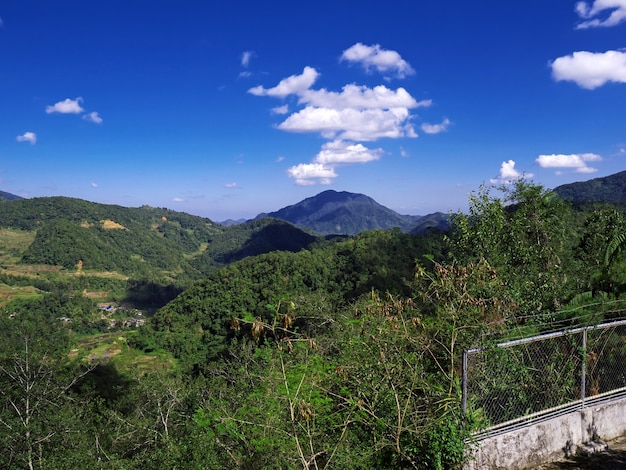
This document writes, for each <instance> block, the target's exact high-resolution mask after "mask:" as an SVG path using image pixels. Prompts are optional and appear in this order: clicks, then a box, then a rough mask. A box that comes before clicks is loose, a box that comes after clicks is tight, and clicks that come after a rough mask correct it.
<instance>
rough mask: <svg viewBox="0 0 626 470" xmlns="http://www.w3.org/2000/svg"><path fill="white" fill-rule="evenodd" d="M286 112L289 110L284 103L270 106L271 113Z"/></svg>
mask: <svg viewBox="0 0 626 470" xmlns="http://www.w3.org/2000/svg"><path fill="white" fill-rule="evenodd" d="M288 112H289V106H288V105H286V104H284V105H282V106H276V107H275V108H272V114H287V113H288Z"/></svg>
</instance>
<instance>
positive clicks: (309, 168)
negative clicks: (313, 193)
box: [287, 163, 337, 186]
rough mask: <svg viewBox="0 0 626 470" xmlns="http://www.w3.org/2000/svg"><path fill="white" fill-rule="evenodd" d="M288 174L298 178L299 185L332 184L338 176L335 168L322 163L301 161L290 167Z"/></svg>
mask: <svg viewBox="0 0 626 470" xmlns="http://www.w3.org/2000/svg"><path fill="white" fill-rule="evenodd" d="M287 174H288V175H289V177H290V178H293V179H295V180H296V184H297V185H298V186H311V185H315V184H330V183H331V182H332V180H333V178H336V177H337V173H335V170H334V169H333V168H331V167H328V166H325V165H324V164H322V163H300V164H299V165H295V166H292V167H291V168H289V169H288V170H287Z"/></svg>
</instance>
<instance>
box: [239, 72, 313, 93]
mask: <svg viewBox="0 0 626 470" xmlns="http://www.w3.org/2000/svg"><path fill="white" fill-rule="evenodd" d="M318 77H319V73H318V72H317V70H315V69H314V68H313V67H308V66H307V67H304V70H303V71H302V73H301V74H300V75H291V76H290V77H287V78H285V79H283V80H281V81H280V82H279V83H278V85H276V86H275V87H273V88H263V87H262V86H260V85H259V86H256V87H254V88H250V89H249V90H248V93H251V94H253V95H255V96H274V97H277V98H284V97H286V96H289V95H298V94H300V93H303V92H304V91H306V90H308V89H309V88H311V86H312V85H313V83H315V81H316V80H317V78H318Z"/></svg>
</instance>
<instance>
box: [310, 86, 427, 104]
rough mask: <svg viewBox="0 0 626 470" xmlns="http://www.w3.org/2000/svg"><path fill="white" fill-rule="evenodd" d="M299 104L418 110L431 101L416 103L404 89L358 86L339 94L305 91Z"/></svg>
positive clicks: (322, 90)
mask: <svg viewBox="0 0 626 470" xmlns="http://www.w3.org/2000/svg"><path fill="white" fill-rule="evenodd" d="M299 102H300V103H301V104H308V105H311V106H317V107H322V108H334V109H342V108H356V109H378V108H419V107H428V106H430V105H431V104H432V101H431V100H423V101H419V102H418V101H416V100H415V98H413V97H412V96H411V95H410V94H409V93H408V92H407V91H406V90H405V89H404V88H402V87H400V88H398V89H397V90H395V91H394V90H390V89H389V88H387V87H386V86H384V85H379V86H375V87H374V88H368V87H366V86H359V85H354V84H350V85H346V86H344V87H343V88H342V91H341V93H337V92H332V91H327V90H325V89H323V88H322V89H321V90H306V91H304V92H303V93H302V94H301V95H300V100H299Z"/></svg>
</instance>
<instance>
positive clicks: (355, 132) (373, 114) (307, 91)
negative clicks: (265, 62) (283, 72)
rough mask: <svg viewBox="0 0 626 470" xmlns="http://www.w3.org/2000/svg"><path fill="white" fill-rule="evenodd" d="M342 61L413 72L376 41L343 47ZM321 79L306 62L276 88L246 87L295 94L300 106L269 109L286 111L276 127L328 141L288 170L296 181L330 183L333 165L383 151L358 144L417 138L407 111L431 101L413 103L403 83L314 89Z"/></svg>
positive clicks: (431, 128) (429, 128) (437, 128)
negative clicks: (384, 139) (372, 44)
mask: <svg viewBox="0 0 626 470" xmlns="http://www.w3.org/2000/svg"><path fill="white" fill-rule="evenodd" d="M341 59H342V60H343V61H349V62H353V63H358V64H361V65H363V66H364V67H365V69H366V70H372V69H375V70H378V71H380V72H382V73H385V74H394V75H396V76H398V77H404V76H406V75H409V74H412V73H414V71H413V69H412V68H411V67H410V66H409V64H408V63H407V62H406V61H404V60H403V59H402V58H401V57H400V55H399V54H398V53H397V52H395V51H388V50H384V49H382V48H381V47H380V46H378V45H375V46H365V45H363V44H361V43H357V44H355V45H354V46H352V47H350V48H349V49H346V50H345V51H344V52H343V54H342V56H341ZM319 77H320V74H319V73H318V72H317V70H316V69H314V68H313V67H309V66H307V67H304V69H303V71H302V73H301V74H296V75H291V76H289V77H287V78H284V79H282V80H281V81H280V82H279V83H278V84H277V85H276V86H274V87H271V88H265V87H263V86H261V85H259V86H256V87H254V88H250V89H249V90H248V93H250V94H252V95H256V96H272V97H275V98H286V97H288V96H295V97H297V99H298V101H297V104H298V105H300V108H299V109H296V110H294V111H290V106H288V105H286V104H285V105H282V106H278V107H275V108H272V110H271V111H272V114H288V116H287V117H286V118H285V119H284V120H283V121H282V122H281V123H280V124H278V125H277V126H276V127H277V128H278V129H280V130H283V131H287V132H296V133H305V132H307V133H317V134H320V135H321V136H322V137H324V138H325V139H328V140H330V142H327V143H326V144H324V145H323V146H322V149H321V150H320V152H319V153H318V154H317V155H316V156H315V157H314V158H313V160H312V162H311V163H301V164H299V165H296V166H293V167H291V168H290V169H289V170H288V174H289V176H290V177H291V178H294V179H295V180H296V184H299V185H311V184H330V182H331V181H332V179H333V178H336V177H337V174H336V173H335V170H336V167H337V166H340V165H350V164H355V163H367V162H371V161H374V160H378V159H380V158H381V156H382V154H383V153H384V151H383V149H380V148H379V149H370V148H367V147H365V146H364V145H362V144H359V143H358V142H372V141H376V140H378V139H381V138H391V139H398V138H416V137H417V133H416V131H415V128H414V126H413V120H414V118H415V116H412V115H411V112H410V110H412V109H415V108H426V107H429V106H431V105H432V101H431V100H429V99H427V100H422V101H417V100H416V99H415V98H414V97H413V96H411V94H410V93H409V92H408V91H407V90H406V89H404V88H402V87H400V88H397V89H395V90H394V89H391V88H388V87H387V86H384V85H378V86H374V87H369V86H364V85H358V84H355V83H350V84H347V85H344V86H343V87H342V88H341V90H340V91H332V90H327V89H325V88H319V89H313V88H312V87H313V85H314V84H315V83H316V81H317V79H318V78H319ZM302 106H303V107H302ZM449 125H450V121H449V120H448V119H445V120H444V121H443V122H442V123H440V124H434V125H425V127H424V129H425V132H427V133H438V132H443V131H444V130H446V129H447V127H448V126H449Z"/></svg>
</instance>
